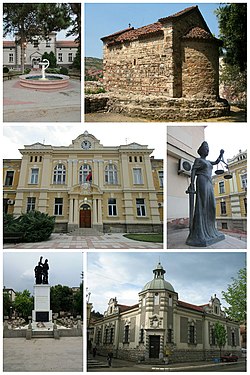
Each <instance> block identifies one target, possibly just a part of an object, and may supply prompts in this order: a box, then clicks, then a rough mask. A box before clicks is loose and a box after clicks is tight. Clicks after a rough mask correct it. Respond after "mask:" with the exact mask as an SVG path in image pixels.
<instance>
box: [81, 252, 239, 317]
mask: <svg viewBox="0 0 250 375" xmlns="http://www.w3.org/2000/svg"><path fill="white" fill-rule="evenodd" d="M87 256H88V262H87V268H88V273H87V280H86V284H87V286H88V291H89V293H91V294H90V302H91V303H93V310H95V311H99V312H101V313H103V312H104V311H106V310H107V306H108V302H109V299H110V298H114V297H117V300H118V303H120V304H124V305H133V304H136V303H138V293H139V292H140V291H141V290H142V288H143V287H144V285H145V284H146V283H147V282H148V281H150V280H152V279H153V276H154V275H153V269H154V268H155V267H156V265H157V263H158V262H159V260H160V262H161V264H162V265H163V267H164V269H165V271H166V274H165V280H167V281H168V282H170V283H171V284H172V286H173V287H174V289H175V291H176V292H177V293H178V295H179V299H180V300H182V301H185V302H188V303H193V304H197V305H202V304H205V303H207V302H209V300H210V297H211V296H212V295H214V294H216V295H217V297H218V298H220V299H221V302H222V306H223V305H224V306H225V302H224V301H223V300H222V294H221V292H222V290H224V291H225V290H227V286H228V284H231V283H232V279H231V278H232V277H235V278H237V273H238V271H239V269H240V268H243V267H244V266H245V257H246V255H245V253H241V252H238V253H235V252H232V253H231V252H230V253H229V252H228V253H225V252H224V253H222V252H212V253H207V252H203V253H200V252H195V253H194V252H193V253H192V252H188V253H185V252H181V253H171V252H168V253H166V252H162V253H157V252H147V253H133V252H127V253H125V252H119V253H117V252H116V253H113V252H112V253H111V252H110V253H105V252H102V253H101V252H99V253H98V252H95V253H88V254H87Z"/></svg>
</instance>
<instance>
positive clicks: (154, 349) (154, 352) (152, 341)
mask: <svg viewBox="0 0 250 375" xmlns="http://www.w3.org/2000/svg"><path fill="white" fill-rule="evenodd" d="M159 354H160V336H149V358H159Z"/></svg>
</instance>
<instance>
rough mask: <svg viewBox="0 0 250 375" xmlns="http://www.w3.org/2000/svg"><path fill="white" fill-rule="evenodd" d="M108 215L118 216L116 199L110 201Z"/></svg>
mask: <svg viewBox="0 0 250 375" xmlns="http://www.w3.org/2000/svg"><path fill="white" fill-rule="evenodd" d="M108 214H109V216H117V206H116V199H115V198H109V199H108Z"/></svg>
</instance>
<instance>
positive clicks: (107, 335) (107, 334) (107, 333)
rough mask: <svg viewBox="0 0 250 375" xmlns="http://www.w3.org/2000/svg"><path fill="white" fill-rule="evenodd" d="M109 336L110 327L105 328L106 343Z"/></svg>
mask: <svg viewBox="0 0 250 375" xmlns="http://www.w3.org/2000/svg"><path fill="white" fill-rule="evenodd" d="M108 337H109V330H108V328H106V329H105V337H104V342H105V344H107V343H108Z"/></svg>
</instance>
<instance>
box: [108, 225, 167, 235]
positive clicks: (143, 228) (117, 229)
mask: <svg viewBox="0 0 250 375" xmlns="http://www.w3.org/2000/svg"><path fill="white" fill-rule="evenodd" d="M162 231H163V227H162V225H161V224H119V223H117V224H116V223H112V224H109V223H103V232H104V233H162Z"/></svg>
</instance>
